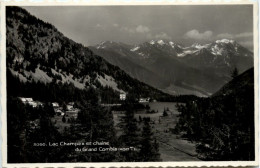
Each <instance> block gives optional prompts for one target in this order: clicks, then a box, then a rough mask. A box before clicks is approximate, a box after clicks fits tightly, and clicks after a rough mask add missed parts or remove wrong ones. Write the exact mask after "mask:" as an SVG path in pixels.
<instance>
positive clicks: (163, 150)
mask: <svg viewBox="0 0 260 168" xmlns="http://www.w3.org/2000/svg"><path fill="white" fill-rule="evenodd" d="M175 105H176V103H162V102H155V103H150V104H149V106H150V107H151V110H155V111H157V110H158V113H153V114H148V113H145V112H144V111H140V112H138V113H136V114H135V117H136V119H137V121H138V119H139V116H140V117H142V118H143V117H150V119H151V128H152V131H153V132H154V136H155V137H156V139H157V141H158V142H159V145H160V148H159V149H160V154H161V158H162V159H163V161H199V159H198V158H197V157H196V151H195V144H193V143H191V142H189V141H187V140H184V139H181V138H179V137H178V136H177V135H175V134H173V133H172V132H171V130H172V129H173V128H174V127H175V124H176V123H177V121H178V114H179V112H178V111H177V110H176V107H175ZM164 108H168V109H169V112H168V116H166V117H162V115H163V110H164ZM123 115H124V114H114V115H113V116H114V122H115V126H117V125H118V123H120V118H121V117H122V116H123ZM138 127H139V128H140V129H141V128H142V123H139V124H138ZM116 130H117V131H118V134H117V135H120V134H121V130H120V128H118V127H116Z"/></svg>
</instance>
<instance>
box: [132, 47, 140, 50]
mask: <svg viewBox="0 0 260 168" xmlns="http://www.w3.org/2000/svg"><path fill="white" fill-rule="evenodd" d="M139 49H140V47H135V48H132V49H131V50H130V51H136V50H139Z"/></svg>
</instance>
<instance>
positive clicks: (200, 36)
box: [184, 29, 213, 40]
mask: <svg viewBox="0 0 260 168" xmlns="http://www.w3.org/2000/svg"><path fill="white" fill-rule="evenodd" d="M212 35H213V33H212V31H209V30H208V31H205V32H204V33H200V32H199V31H198V30H196V29H193V30H191V31H188V32H187V33H185V35H184V37H185V38H190V39H195V40H209V39H211V37H212Z"/></svg>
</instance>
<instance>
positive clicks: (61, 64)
mask: <svg viewBox="0 0 260 168" xmlns="http://www.w3.org/2000/svg"><path fill="white" fill-rule="evenodd" d="M6 16H7V18H6V25H7V41H6V45H7V46H6V53H7V68H9V69H10V70H11V72H12V74H14V75H17V76H19V78H20V79H21V80H22V81H24V82H26V81H33V80H34V81H41V82H44V83H50V82H52V81H54V82H56V83H58V82H61V83H72V84H73V85H74V86H75V87H77V88H80V89H84V88H88V87H90V86H93V87H94V88H99V89H100V90H103V88H104V87H109V88H112V89H113V90H115V91H116V92H117V94H118V96H119V92H126V93H127V92H132V93H135V94H136V95H138V96H143V97H151V98H154V99H160V98H162V97H167V96H168V95H167V94H164V93H162V92H161V91H158V90H156V89H155V88H152V87H150V86H148V85H146V84H144V83H142V82H139V81H138V80H136V79H133V78H132V77H130V76H129V75H128V74H126V73H125V72H124V71H122V70H121V69H119V68H118V67H117V66H114V65H111V64H109V63H108V62H107V61H105V60H104V59H103V58H101V57H99V56H97V55H95V54H93V52H92V51H91V50H90V49H89V48H87V47H84V46H83V45H81V44H78V43H76V42H74V41H72V40H70V39H68V38H67V37H65V36H64V35H63V34H62V33H60V32H59V31H58V30H57V29H56V28H55V27H54V26H52V25H51V24H49V23H45V22H44V21H41V20H39V19H37V18H36V17H34V16H32V15H30V14H29V13H28V12H27V11H25V10H24V9H22V8H19V7H7V8H6Z"/></svg>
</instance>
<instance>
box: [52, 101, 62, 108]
mask: <svg viewBox="0 0 260 168" xmlns="http://www.w3.org/2000/svg"><path fill="white" fill-rule="evenodd" d="M51 104H52V107H53V108H58V107H60V106H59V103H57V102H53V103H51Z"/></svg>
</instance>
